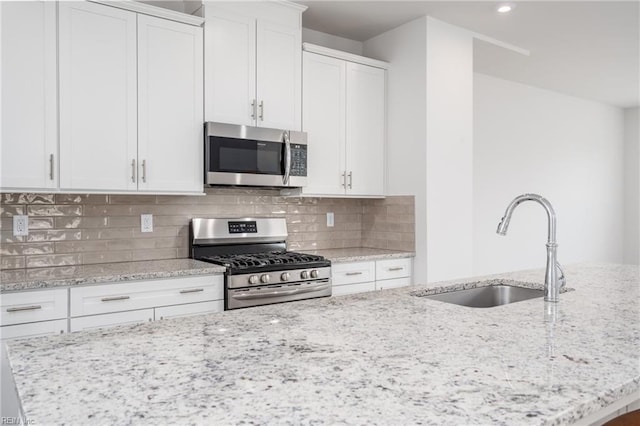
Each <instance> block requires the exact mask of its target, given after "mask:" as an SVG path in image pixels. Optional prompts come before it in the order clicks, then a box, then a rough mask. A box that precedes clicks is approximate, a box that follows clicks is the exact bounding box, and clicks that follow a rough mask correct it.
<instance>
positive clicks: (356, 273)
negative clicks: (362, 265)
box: [345, 272, 362, 275]
mask: <svg viewBox="0 0 640 426" xmlns="http://www.w3.org/2000/svg"><path fill="white" fill-rule="evenodd" d="M345 275H362V272H347V273H346V274H345Z"/></svg>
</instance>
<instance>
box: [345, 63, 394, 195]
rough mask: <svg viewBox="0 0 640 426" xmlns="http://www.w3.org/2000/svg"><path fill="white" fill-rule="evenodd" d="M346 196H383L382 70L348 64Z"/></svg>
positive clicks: (383, 109)
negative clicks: (347, 194)
mask: <svg viewBox="0 0 640 426" xmlns="http://www.w3.org/2000/svg"><path fill="white" fill-rule="evenodd" d="M346 127H347V170H348V171H347V192H348V193H349V194H351V195H365V196H367V195H384V182H385V179H384V177H385V175H384V172H385V162H384V153H385V70H383V69H380V68H374V67H370V66H367V65H361V64H354V63H347V126H346Z"/></svg>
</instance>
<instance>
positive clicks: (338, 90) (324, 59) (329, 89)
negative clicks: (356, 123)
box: [302, 52, 346, 195]
mask: <svg viewBox="0 0 640 426" xmlns="http://www.w3.org/2000/svg"><path fill="white" fill-rule="evenodd" d="M302 56H303V62H302V67H303V69H304V79H303V88H302V96H303V103H304V107H303V109H302V114H303V115H302V128H303V130H304V131H306V132H307V143H308V145H307V150H308V152H307V158H308V164H307V186H306V187H305V188H304V192H305V193H310V194H326V195H341V194H342V195H343V194H344V192H345V186H344V176H343V173H344V172H345V170H346V165H345V137H346V133H345V124H346V120H345V103H346V94H345V88H346V85H345V82H346V63H345V61H343V60H340V59H335V58H331V57H328V56H322V55H316V54H314V53H309V52H304V53H303V55H302Z"/></svg>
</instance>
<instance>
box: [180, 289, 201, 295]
mask: <svg viewBox="0 0 640 426" xmlns="http://www.w3.org/2000/svg"><path fill="white" fill-rule="evenodd" d="M201 291H204V288H194V289H191V290H180V294H186V293H199V292H201Z"/></svg>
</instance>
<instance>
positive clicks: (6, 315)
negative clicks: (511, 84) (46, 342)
mask: <svg viewBox="0 0 640 426" xmlns="http://www.w3.org/2000/svg"><path fill="white" fill-rule="evenodd" d="M0 300H1V302H0V305H1V306H2V313H1V314H0V322H1V324H2V325H3V326H8V325H13V324H24V323H32V322H39V321H47V320H54V319H62V318H66V317H67V310H68V309H67V289H66V288H62V289H55V290H38V291H25V292H19V293H6V294H3V295H2V296H0Z"/></svg>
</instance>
